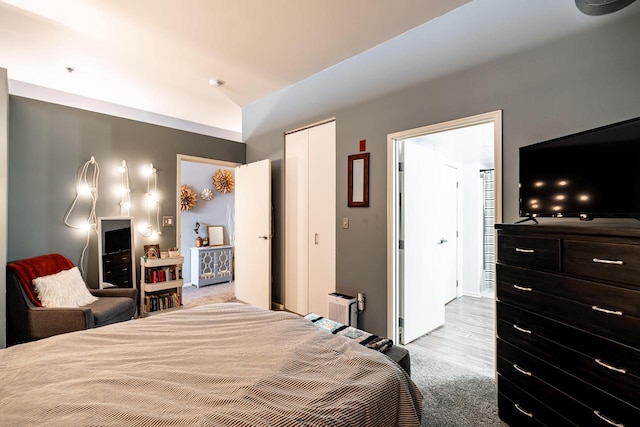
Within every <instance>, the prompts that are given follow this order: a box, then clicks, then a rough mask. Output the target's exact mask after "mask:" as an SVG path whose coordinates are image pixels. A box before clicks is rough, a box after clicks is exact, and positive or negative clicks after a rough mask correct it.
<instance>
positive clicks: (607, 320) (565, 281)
mask: <svg viewBox="0 0 640 427" xmlns="http://www.w3.org/2000/svg"><path fill="white" fill-rule="evenodd" d="M496 273H497V276H496V277H497V297H498V299H499V300H501V301H505V302H508V303H511V304H513V305H517V306H519V307H523V308H525V309H528V310H531V311H533V312H535V313H538V314H541V315H544V316H548V317H550V318H553V319H556V320H560V321H563V322H565V323H568V324H570V325H574V326H578V327H580V328H583V329H585V330H587V331H589V332H594V333H596V334H599V335H604V336H607V337H610V338H612V339H614V340H616V341H620V342H623V343H625V344H628V345H632V346H635V347H640V333H638V331H640V304H639V303H638V302H639V301H640V292H638V291H633V290H629V289H624V288H618V287H616V286H610V285H604V284H601V283H596V282H589V281H585V280H577V279H573V278H570V277H562V276H557V275H554V274H547V273H538V272H533V271H529V270H526V269H520V268H515V267H507V266H503V265H498V268H497V270H496Z"/></svg>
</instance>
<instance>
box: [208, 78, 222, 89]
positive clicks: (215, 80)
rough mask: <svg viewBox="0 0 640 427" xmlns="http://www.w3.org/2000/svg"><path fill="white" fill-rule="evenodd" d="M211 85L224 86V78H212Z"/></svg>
mask: <svg viewBox="0 0 640 427" xmlns="http://www.w3.org/2000/svg"><path fill="white" fill-rule="evenodd" d="M209 86H211V87H220V86H224V80H218V79H211V80H209Z"/></svg>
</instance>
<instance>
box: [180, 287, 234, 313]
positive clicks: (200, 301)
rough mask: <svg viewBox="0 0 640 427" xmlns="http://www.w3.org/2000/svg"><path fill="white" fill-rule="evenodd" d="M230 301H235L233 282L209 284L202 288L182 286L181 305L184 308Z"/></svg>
mask: <svg viewBox="0 0 640 427" xmlns="http://www.w3.org/2000/svg"><path fill="white" fill-rule="evenodd" d="M231 301H234V302H237V300H236V294H235V287H234V283H233V282H227V283H220V284H217V285H209V286H204V287H202V288H197V287H195V286H185V287H183V288H182V306H183V307H184V308H189V307H195V306H197V305H204V304H213V303H218V302H231Z"/></svg>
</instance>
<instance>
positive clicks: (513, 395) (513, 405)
mask: <svg viewBox="0 0 640 427" xmlns="http://www.w3.org/2000/svg"><path fill="white" fill-rule="evenodd" d="M498 406H499V416H500V418H501V419H503V420H504V421H506V422H507V423H509V425H511V426H514V427H515V426H518V427H519V426H549V427H551V426H552V427H563V426H575V425H576V424H574V423H572V422H570V421H569V420H567V419H566V418H564V417H563V416H561V415H560V414H558V413H557V412H555V411H553V410H552V409H550V408H549V407H548V406H547V405H545V404H544V403H542V402H540V401H539V400H537V399H536V398H534V397H533V396H531V395H530V394H529V393H526V392H525V391H523V390H522V389H521V388H519V387H517V386H516V385H514V384H513V383H512V382H510V381H508V380H506V379H505V378H504V377H502V376H498Z"/></svg>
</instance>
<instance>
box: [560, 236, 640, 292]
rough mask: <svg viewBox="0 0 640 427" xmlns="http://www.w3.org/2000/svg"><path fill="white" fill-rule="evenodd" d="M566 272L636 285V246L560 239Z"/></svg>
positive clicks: (639, 266)
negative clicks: (561, 240)
mask: <svg viewBox="0 0 640 427" xmlns="http://www.w3.org/2000/svg"><path fill="white" fill-rule="evenodd" d="M562 249H563V255H562V262H563V269H564V271H565V272H566V273H569V274H575V275H578V276H582V277H588V278H596V279H602V280H605V281H607V282H619V283H626V284H632V285H636V286H640V245H630V244H624V243H605V242H586V241H580V240H564V241H563V244H562Z"/></svg>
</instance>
